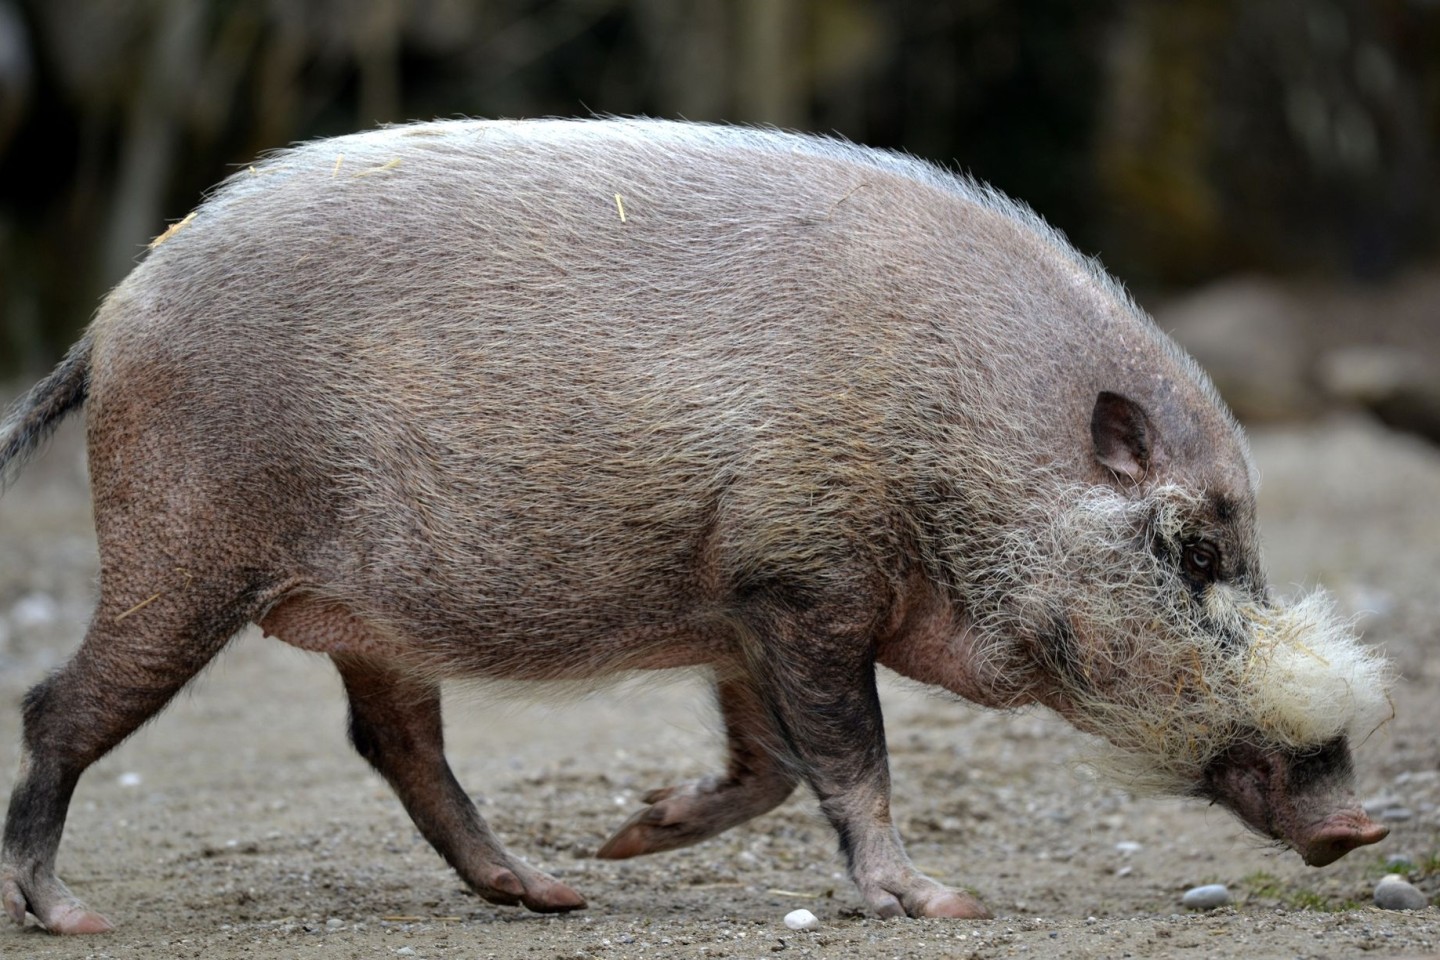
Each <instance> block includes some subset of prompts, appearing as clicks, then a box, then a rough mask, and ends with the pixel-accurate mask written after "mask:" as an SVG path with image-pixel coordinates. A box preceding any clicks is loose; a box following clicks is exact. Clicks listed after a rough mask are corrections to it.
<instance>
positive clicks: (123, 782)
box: [115, 773, 144, 787]
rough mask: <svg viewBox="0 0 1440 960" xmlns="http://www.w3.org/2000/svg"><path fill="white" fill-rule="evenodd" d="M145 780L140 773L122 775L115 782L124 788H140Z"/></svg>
mask: <svg viewBox="0 0 1440 960" xmlns="http://www.w3.org/2000/svg"><path fill="white" fill-rule="evenodd" d="M143 779H144V778H143V777H141V776H140V774H138V773H122V774H120V776H118V777H116V778H115V782H116V783H118V784H120V786H122V787H138V786H140V784H141V782H142V781H143Z"/></svg>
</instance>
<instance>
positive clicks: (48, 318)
mask: <svg viewBox="0 0 1440 960" xmlns="http://www.w3.org/2000/svg"><path fill="white" fill-rule="evenodd" d="M591 112H599V113H620V114H630V113H645V114H652V115H657V116H669V117H679V116H684V117H689V118H692V119H706V120H728V121H736V122H763V123H773V124H778V125H780V126H784V127H793V128H798V129H808V130H819V131H838V132H840V133H842V134H844V135H845V136H847V137H850V138H852V139H855V140H858V141H862V142H865V143H870V144H874V145H878V146H890V147H900V148H903V149H906V150H909V151H911V152H913V153H916V154H919V155H921V156H925V157H929V158H932V159H936V160H939V161H941V162H943V163H946V164H948V165H951V166H954V167H956V168H960V169H964V170H968V171H970V172H972V173H974V174H975V175H976V176H978V177H981V178H982V179H986V180H989V181H991V182H993V183H995V184H996V185H997V186H999V187H1001V188H1002V189H1004V190H1006V191H1007V192H1010V193H1012V194H1014V195H1016V196H1018V197H1020V198H1022V199H1024V200H1026V201H1027V202H1029V203H1030V204H1032V205H1033V206H1034V207H1036V209H1038V210H1039V211H1040V212H1041V213H1042V214H1044V215H1045V216H1046V217H1047V218H1049V219H1050V220H1051V221H1052V222H1054V223H1055V224H1056V225H1058V226H1059V227H1061V228H1062V229H1064V230H1066V231H1067V232H1068V233H1069V234H1070V235H1071V236H1072V237H1073V238H1074V239H1075V240H1076V241H1077V243H1079V245H1080V246H1081V247H1082V248H1084V249H1087V250H1089V251H1092V252H1096V253H1099V254H1100V255H1101V256H1102V257H1103V258H1104V260H1105V261H1106V263H1107V264H1108V265H1109V266H1110V267H1111V268H1112V269H1114V270H1115V271H1116V272H1117V273H1118V274H1119V275H1121V276H1122V277H1124V278H1126V279H1127V280H1128V281H1130V282H1131V283H1133V284H1137V285H1139V286H1141V287H1143V288H1152V287H1164V286H1170V285H1177V284H1187V283H1193V282H1197V281H1200V280H1203V279H1206V278H1208V277H1212V276H1215V275H1217V274H1220V273H1224V272H1229V271H1234V270H1240V269H1266V270H1276V271H1287V272H1293V271H1314V272H1326V273H1329V274H1338V275H1357V276H1362V277H1374V276H1382V275H1384V274H1386V273H1387V272H1389V271H1393V270H1395V269H1396V268H1398V267H1400V266H1403V265H1404V264H1405V263H1407V262H1409V261H1411V260H1413V259H1415V258H1417V257H1420V256H1425V255H1427V254H1430V253H1433V250H1434V242H1433V239H1432V238H1433V237H1434V236H1435V234H1436V226H1437V220H1440V177H1437V176H1436V173H1437V169H1436V144H1437V140H1440V136H1437V133H1440V3H1437V2H1436V0H1191V2H1187V3H1174V2H1169V0H951V2H940V0H408V2H407V0H0V370H4V369H14V368H16V367H19V366H36V365H43V364H48V363H49V362H50V361H51V360H52V359H53V358H54V357H55V356H56V355H57V354H58V353H59V351H60V350H61V349H62V348H63V346H64V345H65V344H66V343H68V341H69V340H70V339H72V337H73V336H74V334H75V331H76V330H77V329H78V327H79V326H80V325H82V324H83V323H84V322H85V321H86V320H87V319H88V317H89V315H90V313H91V311H92V310H93V307H94V305H95V303H96V302H97V301H98V298H99V297H100V296H101V295H102V293H103V291H104V290H105V289H106V288H107V287H108V286H110V285H111V284H113V283H114V282H115V281H116V280H118V279H119V277H121V276H123V275H124V273H125V272H126V271H127V270H128V269H129V267H130V266H131V264H133V262H134V261H135V259H136V258H137V256H138V255H139V253H140V252H141V251H142V250H143V248H144V244H145V242H146V241H147V240H148V239H149V238H150V237H152V236H154V235H156V234H158V233H159V232H161V231H162V230H163V229H164V227H165V223H166V221H168V220H174V219H177V218H180V217H182V216H184V214H185V213H186V211H188V210H189V209H190V208H191V207H192V206H193V205H194V204H195V202H196V201H197V199H198V197H199V196H200V195H201V194H202V192H203V191H204V190H205V189H206V188H207V187H208V186H210V185H211V184H213V183H215V182H216V181H218V180H219V179H221V178H222V177H223V176H224V175H225V174H226V173H227V172H228V171H229V170H230V169H231V168H232V167H233V166H234V165H237V164H243V163H246V162H247V161H249V160H250V159H251V158H252V157H253V156H254V155H255V154H257V153H259V152H262V151H264V150H266V149H271V148H274V147H278V146H283V145H285V144H287V143H289V142H293V141H295V140H298V139H305V138H310V137H316V136H323V135H330V134H337V133H342V132H349V131H352V130H355V129H362V128H366V127H370V126H372V125H374V124H376V123H381V122H392V121H400V120H405V119H416V118H428V117H432V116H451V115H457V114H465V115H472V116H510V117H516V116H539V115H584V114H587V113H591Z"/></svg>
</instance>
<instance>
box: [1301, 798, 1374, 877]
mask: <svg viewBox="0 0 1440 960" xmlns="http://www.w3.org/2000/svg"><path fill="white" fill-rule="evenodd" d="M1389 834H1390V828H1389V827H1386V826H1382V825H1381V824H1378V823H1376V822H1375V821H1373V820H1371V819H1370V818H1369V817H1367V816H1365V814H1363V813H1359V812H1358V811H1357V812H1356V813H1346V814H1337V815H1336V816H1333V817H1331V818H1329V819H1328V820H1326V821H1325V822H1324V823H1323V824H1321V825H1320V828H1319V829H1318V830H1316V831H1315V833H1314V834H1313V835H1312V836H1311V837H1309V838H1308V840H1307V842H1306V843H1305V846H1304V849H1303V850H1301V856H1303V857H1304V858H1305V862H1306V863H1308V864H1309V865H1310V866H1312V867H1323V866H1325V865H1326V864H1327V863H1334V862H1335V861H1336V860H1339V859H1340V858H1341V857H1343V856H1345V854H1347V853H1349V852H1350V851H1351V850H1354V849H1355V848H1356V847H1364V846H1368V845H1369V844H1372V843H1379V842H1380V841H1381V840H1384V839H1385V838H1386V837H1387V836H1389Z"/></svg>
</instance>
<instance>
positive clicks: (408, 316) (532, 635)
mask: <svg viewBox="0 0 1440 960" xmlns="http://www.w3.org/2000/svg"><path fill="white" fill-rule="evenodd" d="M1127 338H1128V339H1127ZM96 339H97V355H98V356H100V357H101V361H100V362H97V371H98V375H99V378H100V379H101V380H103V381H105V382H104V383H102V384H100V385H99V386H98V393H100V394H102V395H104V394H107V393H108V394H109V395H111V396H114V397H117V399H118V397H120V396H122V395H123V394H124V393H125V391H126V390H127V389H128V388H127V387H126V386H125V384H126V383H127V382H130V381H133V380H134V379H135V378H136V377H137V376H140V375H141V373H142V372H143V375H144V378H145V379H146V380H147V381H148V382H151V383H154V382H156V380H157V378H158V379H159V380H163V382H165V383H166V384H168V385H169V386H168V387H167V389H169V390H170V391H171V395H172V396H173V397H174V399H175V402H177V403H178V402H179V401H180V400H182V399H183V402H184V406H185V407H186V408H187V409H188V410H189V411H190V417H191V420H192V421H193V422H195V423H203V424H204V427H203V430H202V429H201V428H199V427H195V428H193V429H194V430H195V436H194V438H193V439H194V443H193V444H191V445H192V446H194V447H195V448H196V449H194V450H193V451H188V452H187V455H186V456H185V457H183V458H182V457H180V456H178V455H177V456H175V457H173V458H172V459H174V460H175V461H176V463H175V464H174V469H175V470H177V471H188V472H192V473H193V472H201V471H204V472H208V473H209V474H210V475H212V476H213V477H214V480H213V481H212V482H213V483H215V484H219V483H221V482H225V483H228V484H230V485H231V486H232V487H239V488H246V489H256V488H257V487H258V488H259V489H260V490H261V491H263V497H261V496H257V498H256V503H255V504H254V505H252V507H251V509H252V510H254V511H264V510H270V511H271V512H272V513H273V514H274V516H275V521H274V522H276V523H282V522H283V523H285V524H288V525H290V526H292V527H296V526H297V525H298V526H300V527H304V529H303V530H299V529H297V530H295V531H294V534H293V535H292V536H289V537H285V538H279V539H281V540H283V541H284V542H286V543H288V544H291V546H290V547H289V548H288V550H289V552H290V554H291V555H290V556H287V557H285V558H284V561H285V562H287V563H290V564H293V565H295V566H297V567H298V568H300V569H302V570H303V571H304V574H305V577H306V578H307V579H308V580H311V581H313V582H315V583H317V584H321V585H323V588H324V589H325V590H326V591H329V592H330V593H332V594H334V595H336V596H339V597H343V598H345V599H346V602H348V603H350V604H351V605H352V606H362V607H363V606H364V605H367V604H368V605H370V606H371V607H374V608H375V609H374V610H373V611H372V612H373V614H374V616H375V617H376V618H377V619H386V620H389V621H391V622H395V623H397V624H398V625H399V626H400V627H401V628H403V631H404V632H406V633H408V634H410V635H414V636H417V637H423V638H427V639H430V640H432V641H433V642H442V641H444V640H445V639H447V638H452V637H456V636H460V635H463V634H466V633H467V632H470V631H476V632H479V631H483V632H484V633H486V634H487V635H489V636H494V637H497V638H505V637H517V638H518V637H519V636H521V635H523V636H525V637H526V638H527V640H528V641H530V642H534V641H535V639H536V638H537V637H540V638H544V637H549V636H554V637H556V638H560V637H564V638H565V642H567V643H568V642H573V641H574V640H575V639H576V638H577V632H578V633H579V634H581V638H582V639H584V638H585V637H586V636H591V637H593V639H594V640H595V642H597V643H599V642H601V638H602V637H604V636H609V635H614V634H615V633H616V632H617V631H616V625H617V624H627V625H631V626H633V625H635V624H641V625H644V626H645V627H646V629H653V630H654V631H655V632H656V634H657V635H666V634H670V633H674V632H676V631H680V632H685V631H694V630H697V629H699V630H701V632H703V624H705V623H708V622H710V621H711V620H713V619H714V618H715V617H717V616H719V615H720V611H722V610H723V608H724V607H725V605H726V604H727V603H730V602H733V600H734V598H735V597H737V596H741V595H743V594H745V593H746V592H747V591H749V590H753V589H761V588H767V587H769V586H773V585H774V584H777V583H781V582H788V583H792V584H793V583H795V582H805V583H812V584H815V585H822V586H823V585H824V584H826V583H828V582H829V581H840V585H841V587H842V588H843V581H844V580H845V578H847V577H851V576H853V575H854V571H855V570H856V569H867V570H873V571H881V572H883V573H884V575H886V576H891V577H895V578H899V577H902V576H904V575H905V571H906V570H907V568H908V567H909V566H911V565H913V564H916V563H922V564H923V563H924V559H925V558H924V555H925V554H926V552H927V548H926V542H927V541H930V540H933V539H934V538H935V537H936V536H937V534H936V533H935V531H934V530H932V529H929V528H928V526H927V525H928V524H930V523H931V521H932V520H933V516H932V513H933V512H932V511H931V510H930V506H931V505H932V504H931V501H933V499H934V498H935V497H936V496H940V495H946V494H945V493H944V491H949V492H950V494H953V493H954V491H956V490H958V489H978V488H979V487H981V486H985V485H992V486H993V481H995V480H996V479H997V478H996V477H995V476H994V474H995V472H996V471H997V470H1000V471H1007V470H1009V471H1013V470H1015V469H1019V468H1028V467H1030V466H1033V465H1036V464H1056V463H1061V464H1070V463H1072V462H1078V461H1076V458H1075V456H1074V451H1073V450H1072V449H1071V447H1072V446H1073V444H1070V443H1069V440H1070V438H1071V435H1072V434H1074V433H1075V432H1076V431H1077V430H1078V429H1079V426H1080V424H1081V423H1082V421H1083V417H1084V416H1085V415H1087V414H1088V407H1086V408H1085V409H1084V410H1081V409H1080V406H1079V401H1077V400H1076V399H1075V398H1076V397H1078V396H1080V395H1081V394H1084V393H1086V392H1088V391H1091V389H1092V382H1091V381H1092V380H1094V381H1095V382H1099V381H1102V380H1104V379H1105V378H1106V375H1107V374H1106V373H1105V372H1104V371H1097V370H1096V369H1094V367H1095V364H1094V363H1092V364H1091V365H1090V368H1087V369H1085V370H1083V371H1082V373H1083V375H1081V374H1077V373H1076V371H1075V365H1076V358H1077V357H1083V356H1089V355H1095V356H1098V357H1100V358H1102V360H1101V362H1102V365H1105V364H1108V365H1110V366H1111V367H1115V366H1116V365H1117V364H1120V363H1122V359H1123V357H1124V356H1125V355H1126V350H1129V351H1130V352H1132V353H1136V354H1137V357H1136V358H1132V359H1133V360H1134V363H1136V364H1149V365H1150V366H1151V367H1153V366H1154V365H1155V364H1156V363H1162V364H1165V365H1169V366H1170V367H1175V364H1176V361H1175V359H1174V357H1173V355H1172V352H1171V351H1169V350H1168V349H1167V348H1166V347H1165V345H1164V343H1163V338H1158V339H1157V335H1156V334H1154V332H1153V331H1152V330H1151V329H1150V328H1149V325H1148V323H1146V322H1144V321H1143V318H1140V317H1138V316H1137V315H1136V312H1135V311H1134V310H1133V308H1131V307H1130V306H1129V305H1128V301H1125V300H1124V299H1123V298H1122V297H1120V296H1119V295H1118V294H1117V292H1116V291H1115V290H1114V289H1113V287H1112V286H1111V285H1109V283H1108V281H1105V280H1104V278H1103V277H1101V276H1099V275H1097V274H1096V273H1095V272H1094V271H1093V270H1091V269H1089V268H1088V267H1087V266H1086V265H1085V264H1084V263H1083V262H1082V261H1081V260H1080V259H1079V258H1078V257H1077V256H1075V255H1074V254H1073V252H1072V251H1070V250H1069V248H1068V247H1066V246H1064V245H1063V244H1061V243H1059V241H1058V238H1056V237H1055V236H1054V235H1053V234H1051V233H1049V231H1048V230H1047V229H1046V228H1044V227H1043V225H1042V224H1039V223H1038V221H1036V220H1034V218H1033V217H1029V215H1028V214H1026V213H1025V212H1024V211H1023V210H1020V209H1018V208H1016V207H1014V206H1013V205H1009V204H1007V203H1006V202H1005V201H1003V200H1000V199H998V198H996V197H994V196H993V195H990V194H988V193H986V192H984V191H983V190H981V189H980V188H976V187H974V186H973V185H970V184H968V183H966V182H964V181H960V180H957V179H955V178H950V177H948V176H946V175H944V174H941V173H938V172H936V171H934V170H932V169H931V168H929V167H926V166H924V165H922V164H919V163H918V162H914V161H910V160H907V159H905V158H900V157H894V156H891V155H888V154H881V153H877V152H873V151H865V150H861V149H860V148H854V147H849V146H845V145H840V144H832V143H829V142H826V141H818V140H814V139H808V138H796V137H785V136H782V135H777V134H767V133H762V132H753V131H737V130H731V129H727V128H711V127H699V126H690V125H677V124H663V123H656V122H644V121H591V122H562V121H554V122H539V123H530V122H515V123H503V122H501V123H489V122H477V121H456V122H449V123H438V124H421V125H414V126H408V127H397V128H390V129H385V130H381V131H376V132H374V133H369V134H361V135H356V136H353V137H342V138H337V139H334V140H329V141H321V142H318V143H313V144H309V145H306V146H303V147H300V148H297V149H295V150H291V151H287V152H284V153H281V154H278V155H277V156H275V157H274V158H272V159H270V160H268V161H265V162H262V163H260V164H258V165H257V166H255V167H253V168H250V169H247V170H245V171H242V172H240V173H239V174H237V175H236V176H235V177H233V178H232V179H231V180H230V181H228V182H227V183H226V184H225V185H223V186H222V187H221V188H220V189H219V191H218V192H217V193H216V194H215V196H214V197H212V198H211V199H210V200H208V201H207V202H206V203H205V204H203V205H202V206H201V207H200V208H199V209H198V210H197V212H196V214H195V215H194V217H193V219H192V220H190V221H189V222H187V223H185V224H184V225H183V227H181V228H180V229H178V230H176V231H174V232H173V234H172V235H170V236H169V237H168V238H166V239H165V240H164V242H163V243H160V244H159V246H157V247H156V248H155V249H154V250H152V251H151V253H150V254H149V256H148V257H147V259H146V260H145V262H144V263H142V264H141V265H140V267H138V268H137V269H136V271H135V272H134V273H133V274H132V275H131V277H130V278H128V279H127V281H126V282H125V283H124V284H122V286H121V287H120V288H119V289H117V291H116V292H115V294H114V295H112V298H111V300H110V302H109V303H107V305H106V308H105V309H104V310H102V313H101V315H100V317H99V319H98V320H97V323H96ZM1117 343H1123V344H1128V346H1126V348H1125V349H1122V350H1116V349H1114V347H1115V345H1116V344H1117ZM1142 354H1143V355H1142ZM1174 379H1175V380H1176V382H1180V381H1183V380H1184V379H1185V375H1184V371H1180V372H1179V373H1176V374H1174ZM1185 389H1191V387H1189V386H1186V387H1185ZM1090 398H1093V393H1091V394H1090ZM123 406H124V405H123V403H121V404H118V407H120V408H123ZM110 408H111V409H112V410H114V409H116V408H117V404H111V405H110ZM177 429H178V430H180V431H181V432H183V431H184V429H185V428H184V427H177ZM202 433H203V436H202V435H201V434H202ZM217 438H218V439H217ZM227 438H228V439H227ZM239 448H243V456H242V455H236V454H235V450H236V449H239ZM182 459H183V461H184V462H180V461H181V460H182ZM1017 465H1019V466H1018V467H1017ZM237 474H243V476H241V475H237ZM277 478H278V479H277ZM1000 486H1001V487H1003V486H1004V485H1003V484H1001V485H1000ZM937 491H941V493H937ZM992 499H993V498H992ZM296 503H304V504H305V506H304V508H303V509H299V508H293V504H296ZM287 505H290V506H287ZM987 509H989V510H991V511H994V510H997V509H998V510H999V511H1000V512H1002V513H1003V512H1004V506H1003V504H1002V505H1001V506H999V507H998V508H997V507H996V506H995V505H994V504H993V503H992V504H989V505H988V506H987ZM261 519H262V520H263V518H261ZM953 520H954V517H953V516H951V517H949V522H953ZM832 585H833V584H832ZM382 607H383V608H384V609H381V608H382ZM697 624H698V625H700V626H698V627H697Z"/></svg>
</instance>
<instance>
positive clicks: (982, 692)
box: [875, 582, 1035, 707]
mask: <svg viewBox="0 0 1440 960" xmlns="http://www.w3.org/2000/svg"><path fill="white" fill-rule="evenodd" d="M988 653H990V651H987V650H986V649H985V646H984V643H983V641H982V639H981V637H980V636H979V634H978V633H977V631H976V630H975V629H974V628H973V627H972V626H971V624H970V622H969V620H968V618H967V617H966V616H965V614H964V612H963V611H961V610H959V609H957V608H956V607H955V606H954V604H953V603H952V602H951V601H950V600H949V599H948V598H946V597H945V596H943V595H942V592H941V591H939V590H937V589H936V588H935V586H934V585H933V584H929V583H922V582H914V583H912V584H911V589H910V590H909V591H908V592H907V595H906V596H905V597H904V598H903V599H902V600H901V602H900V603H899V604H897V606H896V609H895V612H894V614H893V615H892V617H891V619H890V624H889V627H888V629H887V630H886V631H885V632H884V633H883V634H882V636H881V637H880V639H879V641H878V643H877V644H876V651H875V659H876V662H877V663H879V664H881V665H882V666H885V667H889V668H890V669H891V670H894V671H895V672H896V673H898V674H900V675H901V676H904V677H909V678H910V679H912V680H918V681H920V682H921V683H927V684H931V685H933V686H937V687H943V688H945V689H946V690H949V691H950V692H951V693H954V694H956V695H958V696H960V697H963V698H965V699H966V700H969V701H970V702H972V703H976V704H979V705H981V706H985V707H1019V706H1024V705H1026V704H1029V703H1033V702H1035V697H1034V695H1033V694H1032V693H1031V692H1030V691H1029V686H1030V685H1029V684H1028V683H1026V682H1025V680H1024V678H1019V677H1014V676H1004V675H1002V673H1001V671H1000V670H999V669H998V664H997V658H995V657H994V656H993V655H987V654H988Z"/></svg>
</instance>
